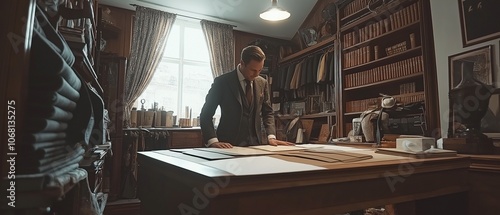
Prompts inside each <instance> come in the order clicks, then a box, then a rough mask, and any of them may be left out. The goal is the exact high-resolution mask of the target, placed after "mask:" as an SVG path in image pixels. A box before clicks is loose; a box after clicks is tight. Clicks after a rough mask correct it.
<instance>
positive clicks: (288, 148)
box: [250, 145, 305, 152]
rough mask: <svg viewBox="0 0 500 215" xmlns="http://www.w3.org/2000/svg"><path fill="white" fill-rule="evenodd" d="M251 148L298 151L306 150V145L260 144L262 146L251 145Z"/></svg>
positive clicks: (271, 150)
mask: <svg viewBox="0 0 500 215" xmlns="http://www.w3.org/2000/svg"><path fill="white" fill-rule="evenodd" d="M250 148H254V149H260V150H264V151H269V152H282V151H298V150H305V148H304V147H299V146H271V145H260V146H250Z"/></svg>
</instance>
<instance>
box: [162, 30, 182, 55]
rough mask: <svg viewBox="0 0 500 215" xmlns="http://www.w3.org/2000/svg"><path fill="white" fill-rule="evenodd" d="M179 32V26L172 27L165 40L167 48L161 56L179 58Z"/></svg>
mask: <svg viewBox="0 0 500 215" xmlns="http://www.w3.org/2000/svg"><path fill="white" fill-rule="evenodd" d="M180 41H181V31H180V26H179V25H175V24H174V25H173V26H172V29H171V30H170V34H169V35H168V39H167V47H166V48H165V53H163V56H166V57H171V58H179V50H180V47H181V43H180Z"/></svg>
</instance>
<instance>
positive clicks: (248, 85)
mask: <svg viewBox="0 0 500 215" xmlns="http://www.w3.org/2000/svg"><path fill="white" fill-rule="evenodd" d="M245 83H246V88H245V94H246V97H247V102H248V104H252V98H253V93H252V82H251V81H249V80H246V79H245Z"/></svg>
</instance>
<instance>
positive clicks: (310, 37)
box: [299, 27, 318, 47]
mask: <svg viewBox="0 0 500 215" xmlns="http://www.w3.org/2000/svg"><path fill="white" fill-rule="evenodd" d="M299 33H300V36H301V37H302V42H304V45H305V46H306V47H309V46H313V45H315V44H316V43H318V32H317V31H316V29H314V28H312V27H311V28H303V29H300V30H299Z"/></svg>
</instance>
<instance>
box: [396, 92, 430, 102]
mask: <svg viewBox="0 0 500 215" xmlns="http://www.w3.org/2000/svg"><path fill="white" fill-rule="evenodd" d="M394 98H395V99H396V103H399V104H409V103H414V102H420V101H425V97H424V92H416V93H415V92H414V93H409V94H401V95H396V96H394Z"/></svg>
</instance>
